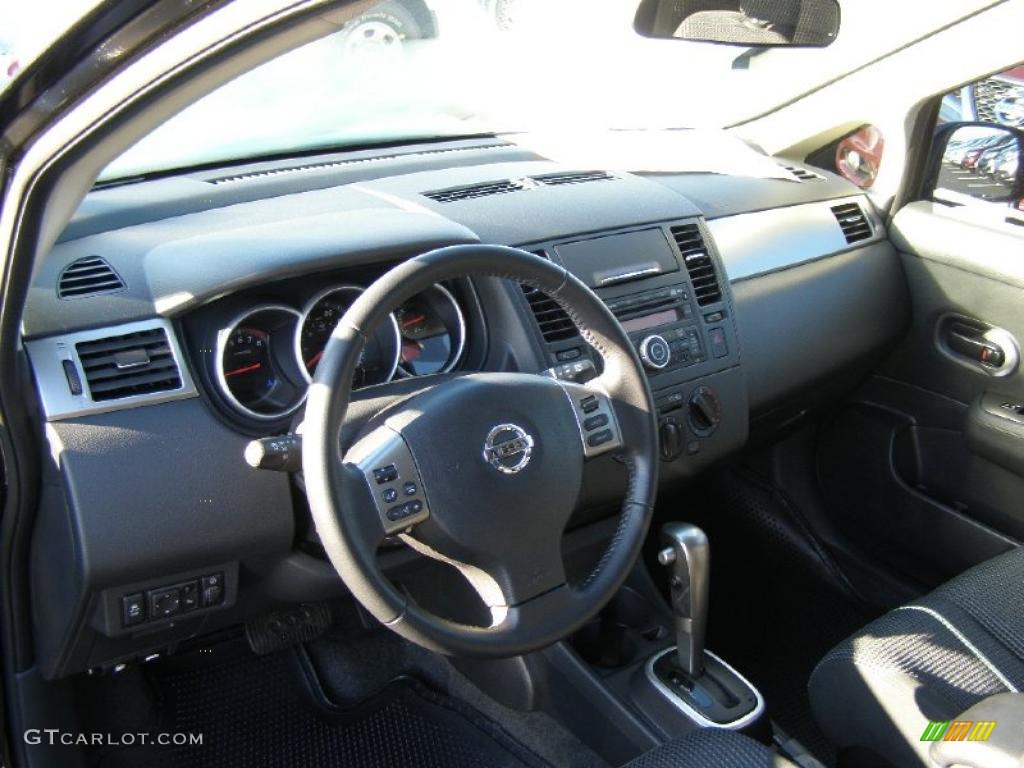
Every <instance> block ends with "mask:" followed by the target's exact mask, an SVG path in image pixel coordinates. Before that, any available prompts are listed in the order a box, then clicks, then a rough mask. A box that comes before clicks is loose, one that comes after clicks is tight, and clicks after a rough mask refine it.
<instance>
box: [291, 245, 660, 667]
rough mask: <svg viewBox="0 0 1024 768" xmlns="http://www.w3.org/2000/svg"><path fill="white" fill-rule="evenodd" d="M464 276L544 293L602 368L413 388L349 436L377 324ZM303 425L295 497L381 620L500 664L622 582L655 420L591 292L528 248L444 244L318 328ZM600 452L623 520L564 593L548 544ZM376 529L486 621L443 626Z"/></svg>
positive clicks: (555, 545) (635, 534)
mask: <svg viewBox="0 0 1024 768" xmlns="http://www.w3.org/2000/svg"><path fill="white" fill-rule="evenodd" d="M468 276H492V277H502V278H509V279H512V280H517V281H519V282H521V283H524V284H526V285H528V286H531V287H533V288H536V289H539V290H541V291H543V292H544V293H546V294H547V295H549V296H550V297H551V298H552V299H554V300H555V301H556V302H558V304H559V305H561V307H562V308H563V309H564V310H565V311H566V313H567V314H568V316H569V317H570V318H571V319H572V321H573V322H574V323H575V325H576V327H577V328H578V329H579V331H580V334H581V335H582V337H583V339H584V340H585V341H586V342H587V343H589V344H590V345H591V346H592V347H593V348H594V349H595V350H596V351H597V352H598V354H599V355H600V356H601V359H602V361H603V372H602V373H601V375H600V376H598V377H597V378H595V379H593V380H592V381H590V382H589V383H586V384H577V383H573V382H567V381H559V380H556V379H554V378H551V377H548V376H544V375H539V374H526V373H471V374H464V375H447V376H433V377H424V379H423V381H422V382H421V385H422V386H421V389H420V390H419V391H416V392H414V393H413V394H410V395H406V396H405V397H395V398H392V399H391V400H390V402H389V403H388V404H387V406H386V407H384V408H382V409H380V410H379V412H376V413H374V414H373V415H372V416H371V417H370V418H368V419H366V420H365V423H364V424H363V425H362V426H361V428H360V429H358V430H353V429H351V428H347V429H346V426H347V425H346V416H348V418H349V422H351V420H352V418H353V413H352V412H353V411H354V410H355V409H354V407H353V408H350V401H351V400H352V380H353V374H354V373H355V370H356V366H357V364H358V362H359V357H360V353H361V352H362V349H363V347H364V345H365V344H366V342H367V339H368V338H369V336H370V334H371V332H372V331H373V329H374V328H375V327H376V326H377V325H378V324H379V323H381V322H385V320H386V317H387V315H388V313H389V312H390V311H391V310H392V309H393V308H394V307H397V306H399V305H400V304H401V303H402V302H404V301H406V300H408V299H410V298H412V297H413V296H415V295H416V294H417V293H419V292H421V291H423V290H426V289H427V288H429V287H430V286H432V285H434V284H435V283H438V282H441V281H444V280H451V279H453V278H457V277H468ZM349 427H350V425H349ZM303 429H304V436H303V448H302V453H303V456H302V468H303V474H304V477H305V485H306V492H307V495H308V498H309V504H310V508H311V510H312V514H313V518H314V521H315V523H316V527H317V531H318V533H319V535H320V539H321V541H322V542H323V546H324V549H325V550H326V552H327V555H328V556H329V557H330V560H331V563H332V564H333V565H334V567H335V569H337V571H338V573H339V575H340V576H341V578H342V580H343V581H344V582H345V584H346V585H347V586H348V588H349V589H350V590H351V592H352V594H353V595H354V596H355V597H356V599H358V600H359V601H360V602H361V603H362V604H363V606H364V607H365V608H366V609H367V610H368V611H369V612H370V613H371V614H373V615H374V616H375V617H376V618H377V619H379V620H380V621H381V622H382V623H383V624H384V625H385V626H387V627H389V628H390V629H392V630H394V631H395V632H397V633H398V634H399V635H401V636H403V637H405V638H406V639H408V640H410V641H412V642H414V643H417V644H418V645H421V646H423V647H425V648H428V649H431V650H434V651H438V652H440V653H445V654H448V655H472V656H492V657H500V656H513V655H519V654H523V653H528V652H530V651H534V650H537V649H539V648H542V647H545V646H547V645H550V644H551V643H553V642H555V641H557V640H559V639H561V638H563V637H565V636H567V635H569V634H570V633H572V632H573V631H575V630H576V629H578V628H579V627H580V626H581V625H582V624H583V623H584V622H586V621H587V620H588V619H589V618H591V617H592V616H593V615H594V614H596V613H597V612H598V611H599V610H600V609H601V607H602V606H604V604H605V603H606V602H607V601H608V600H609V599H610V598H611V597H612V596H613V595H614V594H615V592H616V590H617V589H618V588H619V587H620V586H621V585H622V582H623V581H624V580H625V578H626V576H627V574H628V573H629V570H630V569H631V567H632V566H633V563H634V561H635V560H636V558H637V556H638V554H639V552H640V549H641V546H642V544H643V541H644V537H645V536H646V534H647V529H648V526H649V525H650V520H651V515H652V510H653V502H654V497H655V493H656V489H657V473H658V443H657V418H656V413H655V408H654V403H653V399H652V396H651V392H650V389H649V387H648V384H647V377H646V376H645V375H644V372H643V368H642V367H641V364H640V361H639V360H638V359H637V356H636V352H635V351H634V349H633V345H632V344H631V343H630V341H629V339H628V337H627V336H626V333H625V331H624V330H623V329H622V326H620V325H619V323H618V321H617V320H616V319H615V317H614V316H613V315H612V314H611V312H609V310H608V309H607V307H605V305H604V304H603V303H602V301H601V300H600V299H599V298H598V297H597V296H596V295H595V294H594V293H593V292H592V291H591V290H590V289H589V288H587V286H585V285H584V284H583V283H582V282H580V281H579V280H578V279H577V278H576V277H574V276H573V275H571V274H570V273H569V272H567V271H566V270H565V269H563V268H562V267H560V266H557V265H555V264H553V263H552V262H550V261H547V260H545V259H542V258H540V257H538V256H535V255H533V254H531V253H527V252H526V251H521V250H518V249H515V248H506V247H502V246H495V245H459V246H452V247H448V248H441V249H438V250H434V251H430V252H429V253H425V254H423V255H421V256H418V257H416V258H414V259H410V260H409V261H406V262H404V263H402V264H401V265H399V266H397V267H395V268H394V269H392V270H391V271H389V272H388V273H387V274H385V275H383V276H382V277H381V278H380V279H379V280H377V281H376V282H375V283H374V284H373V285H371V286H370V287H369V288H367V290H366V291H365V292H364V293H363V294H362V295H361V296H360V297H359V299H358V300H356V302H355V303H354V304H352V306H351V307H350V308H349V310H348V312H346V313H345V315H344V317H342V319H341V320H340V321H339V323H338V325H337V327H336V328H335V330H334V333H333V334H332V335H331V338H330V340H329V341H328V343H327V346H326V348H325V349H324V354H323V357H322V358H321V360H320V363H319V366H318V367H317V369H316V374H315V375H314V377H313V382H312V384H311V385H310V389H309V395H308V398H307V404H306V415H305V423H304V427H303ZM353 431H354V432H356V434H352V432H353ZM613 452H614V453H615V454H616V455H617V456H618V457H619V458H620V459H621V461H622V462H623V463H624V465H625V467H626V469H627V474H628V482H627V484H626V489H625V494H624V498H623V501H622V508H621V512H620V519H619V524H618V527H617V529H616V531H615V533H614V535H613V536H612V539H611V542H610V544H609V545H608V548H607V550H606V551H605V553H604V555H603V556H602V557H601V559H600V561H599V563H598V564H597V566H596V568H595V569H594V571H593V572H592V573H591V574H590V575H589V576H588V577H587V578H586V579H584V580H583V581H582V583H578V584H574V585H570V584H569V583H568V582H567V580H566V574H565V568H564V565H563V562H562V555H561V538H562V533H563V531H564V528H565V526H566V523H567V522H568V520H569V516H570V515H571V513H572V511H573V508H574V506H575V504H576V501H577V498H578V496H579V493H580V489H581V485H582V480H583V464H584V462H585V461H588V460H590V459H592V458H594V457H596V456H600V455H603V454H607V453H613ZM388 535H398V536H399V537H400V538H401V539H402V540H403V541H404V542H405V543H406V544H408V545H409V546H410V547H412V548H414V549H416V550H417V551H419V552H421V553H423V554H424V555H426V556H428V557H431V558H434V559H436V560H439V561H442V562H445V563H448V564H450V565H452V566H454V567H455V568H457V569H458V570H459V572H460V573H461V574H462V575H463V576H464V577H465V578H466V580H467V581H468V582H469V584H470V585H471V586H472V587H473V588H474V589H475V590H476V592H477V593H478V594H479V595H480V597H481V599H482V600H483V601H484V603H485V604H486V606H487V607H488V608H489V609H490V612H491V620H492V621H491V625H490V626H487V627H483V626H471V625H467V624H461V623H456V622H454V621H451V620H447V619H444V618H442V617H440V616H438V615H436V614H434V613H432V612H429V611H427V610H425V609H423V608H422V607H420V606H419V605H418V604H416V603H415V602H414V601H411V600H410V599H408V598H407V596H406V595H405V594H403V593H401V592H400V591H399V590H398V589H396V588H395V586H394V585H393V584H392V583H391V582H390V581H389V580H388V579H387V577H386V576H385V575H384V574H383V572H382V571H381V569H380V567H379V565H378V563H377V557H376V553H377V549H378V547H379V545H380V544H381V542H382V541H383V540H384V538H385V537H386V536H388Z"/></svg>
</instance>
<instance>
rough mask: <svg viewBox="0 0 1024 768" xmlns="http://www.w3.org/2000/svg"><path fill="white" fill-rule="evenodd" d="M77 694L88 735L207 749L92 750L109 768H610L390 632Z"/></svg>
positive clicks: (138, 676) (204, 662) (170, 669)
mask: <svg viewBox="0 0 1024 768" xmlns="http://www.w3.org/2000/svg"><path fill="white" fill-rule="evenodd" d="M78 693H79V696H80V702H81V705H82V708H83V711H85V712H87V713H89V720H90V722H89V723H88V724H87V727H88V728H89V730H90V731H96V732H102V731H111V732H116V733H127V732H129V731H133V732H136V733H148V734H151V735H152V736H153V737H155V734H157V733H183V734H201V735H202V743H201V744H186V745H179V746H174V745H169V746H161V745H158V744H131V745H119V746H96V747H90V748H89V750H88V754H87V762H88V764H90V765H95V766H101V767H102V768H129V767H131V768H135V767H136V766H139V767H140V768H141V766H155V767H157V768H165V767H166V768H172V767H173V768H177V767H178V766H190V767H192V766H194V767H195V768H235V766H238V767H239V768H242V767H243V766H244V768H277V767H278V766H280V768H286V767H287V768H293V767H295V766H302V767H303V768H327V767H328V766H331V767H332V768H339V767H341V766H344V767H345V768H371V767H372V768H387V767H388V766H395V767H396V768H397V767H398V766H403V767H404V766H411V765H415V766H425V767H428V768H429V767H436V768H551V766H557V767H558V768H561V767H562V766H566V767H567V768H605V766H604V763H602V762H601V761H600V759H599V758H597V756H596V755H594V754H593V753H592V752H590V751H589V750H588V749H587V748H586V747H584V746H583V745H582V744H581V743H579V742H578V741H577V740H576V739H575V738H574V737H572V736H571V735H570V734H569V733H568V732H567V731H565V730H564V729H562V728H561V727H559V726H558V725H557V724H556V723H554V721H552V720H551V719H550V718H548V717H547V716H546V715H543V714H540V713H520V712H515V711H512V710H506V709H505V708H504V707H501V706H500V705H498V704H497V703H496V702H494V701H493V700H491V699H489V698H487V697H486V696H484V695H483V694H482V693H481V692H480V691H479V690H477V689H475V688H474V687H473V686H472V685H471V684H470V683H469V682H468V681H467V680H465V678H463V677H462V676H461V675H459V673H458V672H457V671H456V670H454V668H452V667H451V665H450V664H449V663H448V662H447V660H445V659H443V658H441V657H437V656H434V655H433V654H429V653H427V652H425V651H422V650H421V649H418V648H415V647H414V646H411V645H409V644H408V643H405V642H404V641H401V640H400V639H399V638H397V637H396V636H394V635H392V634H391V633H389V632H386V631H384V630H380V629H378V630H374V631H369V630H355V631H349V632H345V633H342V634H337V635H333V636H327V637H325V638H321V639H320V640H317V641H315V642H313V643H311V644H309V645H308V646H306V647H303V648H299V647H296V648H293V649H289V650H286V651H281V652H278V653H274V654H270V655H267V656H255V655H253V654H252V653H251V652H249V650H248V648H247V647H246V646H245V644H244V642H243V641H242V640H241V639H238V640H232V641H228V642H226V643H222V644H218V645H215V646H213V647H211V648H209V649H202V650H195V651H192V652H190V653H187V654H182V655H178V656H174V657H171V658H169V659H164V660H161V661H159V662H156V663H153V664H148V665H145V666H144V667H141V668H138V667H135V668H130V669H129V670H128V671H127V672H125V673H122V674H121V675H116V676H106V677H103V678H98V679H84V680H83V681H82V682H81V684H80V686H79V691H78ZM482 710H486V712H485V711H482Z"/></svg>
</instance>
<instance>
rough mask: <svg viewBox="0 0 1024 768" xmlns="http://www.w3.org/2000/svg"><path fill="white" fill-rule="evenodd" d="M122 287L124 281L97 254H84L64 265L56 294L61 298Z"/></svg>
mask: <svg viewBox="0 0 1024 768" xmlns="http://www.w3.org/2000/svg"><path fill="white" fill-rule="evenodd" d="M123 288H124V281H123V280H122V279H121V278H120V277H119V276H118V274H117V273H116V272H115V271H114V269H113V267H111V266H110V265H109V264H107V262H106V261H104V260H103V259H102V258H100V257H99V256H86V257H85V258H82V259H76V260H75V261H73V262H71V263H70V264H68V265H67V266H66V267H64V271H62V272H61V273H60V279H59V280H58V281H57V295H58V296H59V297H60V298H62V299H72V298H79V297H83V296H95V295H96V294H98V293H113V292H114V291H120V290H122V289H123Z"/></svg>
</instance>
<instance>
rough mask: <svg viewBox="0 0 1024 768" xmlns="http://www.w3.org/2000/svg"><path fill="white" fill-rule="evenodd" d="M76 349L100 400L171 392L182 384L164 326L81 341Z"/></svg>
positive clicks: (90, 386) (90, 388)
mask: <svg viewBox="0 0 1024 768" xmlns="http://www.w3.org/2000/svg"><path fill="white" fill-rule="evenodd" d="M75 352H77V353H78V360H79V362H80V363H81V365H82V371H83V373H84V374H85V383H86V386H87V387H88V392H89V396H90V397H91V398H92V399H93V400H94V401H96V402H100V401H104V400H116V399H118V398H122V397H131V396H133V395H147V394H151V393H154V392H167V391H169V390H174V389H178V388H180V387H181V386H182V381H181V374H180V372H179V370H178V363H177V361H176V360H175V358H174V353H173V351H172V350H171V345H170V344H169V343H168V340H167V332H166V331H165V330H164V329H163V328H153V329H150V330H144V331H136V332H135V333H126V334H124V335H121V336H107V337H105V338H100V339H95V340H90V341H80V342H78V343H77V344H75Z"/></svg>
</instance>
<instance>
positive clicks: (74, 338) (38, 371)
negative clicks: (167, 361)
mask: <svg viewBox="0 0 1024 768" xmlns="http://www.w3.org/2000/svg"><path fill="white" fill-rule="evenodd" d="M156 328H160V329H163V331H164V333H165V334H166V335H167V343H168V345H169V346H170V348H171V356H172V357H173V358H174V362H175V364H176V365H177V366H178V376H179V377H180V379H181V386H180V387H178V388H177V389H172V390H167V391H165V392H153V393H148V394H144V395H131V396H130V397H121V398H118V399H116V400H101V401H99V402H97V401H95V400H93V399H92V396H91V395H90V394H89V392H88V389H89V387H88V384H86V379H85V371H84V370H83V369H82V363H81V360H79V359H78V351H77V349H76V348H75V345H76V344H78V343H80V342H85V341H96V340H98V339H104V338H108V337H111V336H123V335H125V334H129V333H138V332H140V331H151V330H154V329H156ZM25 350H26V351H27V352H28V358H29V361H30V363H31V364H32V371H33V373H34V374H35V380H36V389H37V391H38V392H39V399H40V401H41V403H42V406H43V412H44V413H45V414H46V420H47V421H59V420H61V419H71V418H75V417H78V416H87V415H90V414H96V413H110V412H111V411H121V410H125V409H127V408H137V407H139V406H143V405H156V404H158V403H166V402H170V401H172V400H183V399H185V398H189V397H197V396H198V392H197V391H196V387H195V383H194V382H193V380H192V374H191V372H190V371H189V369H188V366H187V365H186V364H185V355H184V354H183V353H182V350H181V345H180V344H179V342H178V337H177V334H175V332H174V327H173V326H172V325H171V322H170V321H169V320H166V319H164V318H153V319H152V320H140V321H137V322H132V323H122V324H120V325H108V326H105V327H103V328H93V329H90V330H88V331H76V332H74V333H64V334H60V335H58V336H47V337H46V338H42V339H33V340H31V341H26V342H25ZM65 360H69V361H71V363H72V365H74V367H75V370H76V371H77V372H78V378H79V380H80V381H81V382H82V394H81V395H72V394H71V390H70V388H69V386H68V380H67V377H66V376H65V374H64V361H65Z"/></svg>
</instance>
